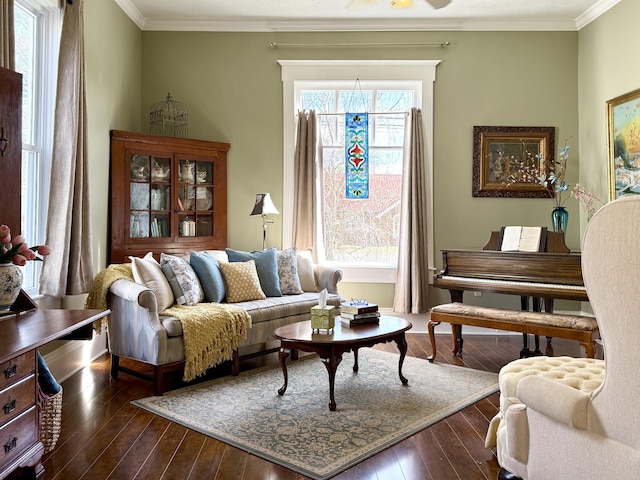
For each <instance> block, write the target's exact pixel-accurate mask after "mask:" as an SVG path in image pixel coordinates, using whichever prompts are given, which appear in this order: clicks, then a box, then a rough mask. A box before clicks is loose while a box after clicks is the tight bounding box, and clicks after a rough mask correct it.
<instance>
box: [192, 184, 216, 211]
mask: <svg viewBox="0 0 640 480" xmlns="http://www.w3.org/2000/svg"><path fill="white" fill-rule="evenodd" d="M212 207H213V189H212V188H211V187H197V188H196V210H211V208H212Z"/></svg>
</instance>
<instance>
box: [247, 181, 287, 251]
mask: <svg viewBox="0 0 640 480" xmlns="http://www.w3.org/2000/svg"><path fill="white" fill-rule="evenodd" d="M279 213H280V212H279V211H278V209H277V208H276V206H275V205H274V204H273V201H272V200H271V194H269V193H258V194H256V204H255V205H254V206H253V210H252V212H251V214H250V216H251V215H261V216H262V249H263V250H266V249H267V226H268V225H269V224H270V223H273V220H271V219H269V218H267V215H270V214H271V215H278V214H279Z"/></svg>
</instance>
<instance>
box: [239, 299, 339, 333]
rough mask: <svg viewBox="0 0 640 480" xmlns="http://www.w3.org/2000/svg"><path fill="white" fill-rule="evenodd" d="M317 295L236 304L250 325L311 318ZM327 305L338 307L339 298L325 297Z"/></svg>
mask: <svg viewBox="0 0 640 480" xmlns="http://www.w3.org/2000/svg"><path fill="white" fill-rule="evenodd" d="M319 295H320V294H319V293H317V292H305V293H301V294H300V295H286V296H283V297H268V298H266V299H264V300H254V301H246V302H239V303H236V304H235V305H237V306H238V307H242V308H244V309H245V310H246V311H247V313H249V315H251V322H252V324H254V325H255V324H257V323H260V322H266V321H269V320H273V319H276V318H288V317H294V316H298V315H304V316H305V317H306V319H309V318H311V307H313V306H314V305H318V297H319ZM327 305H334V306H336V307H337V306H339V305H340V296H339V295H334V294H331V293H330V294H328V295H327ZM304 319H305V318H301V319H300V320H304Z"/></svg>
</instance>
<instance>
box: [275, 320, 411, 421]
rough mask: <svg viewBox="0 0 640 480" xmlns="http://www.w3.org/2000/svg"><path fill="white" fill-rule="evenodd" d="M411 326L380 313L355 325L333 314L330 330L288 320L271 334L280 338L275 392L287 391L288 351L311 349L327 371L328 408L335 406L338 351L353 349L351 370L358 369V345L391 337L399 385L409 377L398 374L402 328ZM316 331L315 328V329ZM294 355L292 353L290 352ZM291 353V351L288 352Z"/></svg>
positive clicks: (403, 352)
mask: <svg viewBox="0 0 640 480" xmlns="http://www.w3.org/2000/svg"><path fill="white" fill-rule="evenodd" d="M411 327H412V325H411V323H410V322H408V321H407V320H405V319H403V318H397V317H389V316H381V317H380V323H373V324H364V325H357V326H355V327H346V326H345V327H343V326H342V324H341V322H340V319H339V318H336V326H335V328H334V329H333V331H329V332H328V333H327V332H326V330H320V333H314V332H313V331H312V330H311V321H310V320H308V321H306V322H298V323H292V324H290V325H285V326H282V327H279V328H276V329H275V330H274V332H273V336H274V337H275V338H277V339H278V340H280V351H279V352H278V358H279V359H280V366H281V367H282V373H283V374H284V385H282V387H281V388H280V389H279V390H278V394H279V395H284V392H286V391H287V383H288V375H287V363H286V360H287V357H288V356H289V354H290V353H291V352H292V351H294V352H295V351H296V350H302V351H304V352H315V353H317V354H318V355H319V356H320V360H322V363H324V366H325V367H326V368H327V372H329V399H330V401H329V410H331V411H334V410H335V409H336V401H335V398H334V394H333V392H334V384H335V379H336V370H337V368H338V365H340V362H341V361H342V354H343V353H345V352H349V351H351V350H353V356H354V365H353V371H354V372H357V371H358V349H359V348H361V347H372V346H373V345H375V344H377V343H384V342H391V341H394V342H396V344H397V345H398V350H399V351H400V359H399V362H398V374H399V375H400V381H401V382H402V384H403V385H406V384H407V383H409V381H408V380H407V379H406V378H405V377H404V376H403V375H402V364H403V363H404V357H405V355H406V354H407V341H406V339H405V337H404V332H406V331H407V330H409V329H410V328H411ZM316 332H317V331H316ZM294 355H295V353H294ZM292 356H293V355H292Z"/></svg>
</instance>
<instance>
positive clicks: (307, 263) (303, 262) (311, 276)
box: [298, 249, 318, 292]
mask: <svg viewBox="0 0 640 480" xmlns="http://www.w3.org/2000/svg"><path fill="white" fill-rule="evenodd" d="M298 278H299V279H300V286H301V287H302V290H304V291H305V292H317V291H318V286H317V285H316V275H315V273H314V272H313V257H312V256H311V250H310V249H307V250H301V251H299V252H298Z"/></svg>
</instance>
